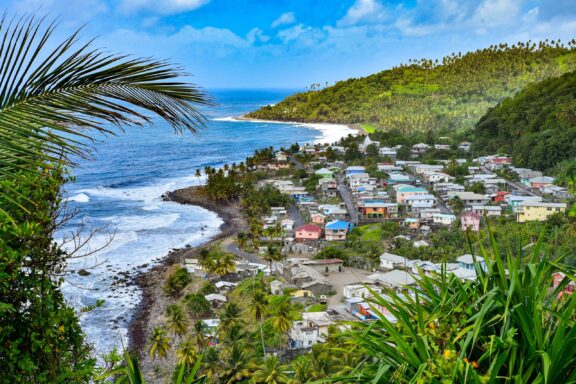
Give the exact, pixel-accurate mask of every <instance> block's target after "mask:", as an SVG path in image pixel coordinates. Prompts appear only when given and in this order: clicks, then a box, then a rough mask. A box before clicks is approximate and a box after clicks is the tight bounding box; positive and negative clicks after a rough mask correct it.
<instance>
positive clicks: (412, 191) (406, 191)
mask: <svg viewBox="0 0 576 384" xmlns="http://www.w3.org/2000/svg"><path fill="white" fill-rule="evenodd" d="M418 195H428V191H427V190H426V189H424V188H420V187H412V186H405V187H402V188H399V189H398V190H397V191H396V202H397V203H398V204H402V203H404V200H405V199H406V198H407V197H408V196H418Z"/></svg>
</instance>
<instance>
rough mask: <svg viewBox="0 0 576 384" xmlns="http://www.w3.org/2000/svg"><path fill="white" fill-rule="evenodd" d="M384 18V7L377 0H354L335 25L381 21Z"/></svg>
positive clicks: (345, 25) (342, 25)
mask: <svg viewBox="0 0 576 384" xmlns="http://www.w3.org/2000/svg"><path fill="white" fill-rule="evenodd" d="M384 19H385V11H384V7H383V6H382V4H380V3H379V2H378V0H356V2H355V3H354V4H353V5H352V7H350V9H348V12H346V15H345V16H344V17H343V18H342V19H340V20H338V22H337V25H338V26H339V27H347V26H352V25H358V24H374V23H379V22H382V21H384Z"/></svg>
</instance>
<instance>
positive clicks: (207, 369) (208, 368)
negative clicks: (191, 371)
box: [202, 347, 220, 382]
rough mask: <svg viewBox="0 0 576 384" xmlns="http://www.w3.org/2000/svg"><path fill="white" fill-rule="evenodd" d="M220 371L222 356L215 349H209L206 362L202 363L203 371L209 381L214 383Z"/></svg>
mask: <svg viewBox="0 0 576 384" xmlns="http://www.w3.org/2000/svg"><path fill="white" fill-rule="evenodd" d="M219 369H220V354H219V352H218V350H217V349H216V348H214V347H209V348H207V349H206V351H205V352H204V360H203V361H202V370H203V372H204V374H205V375H206V377H207V378H208V380H209V381H210V382H212V379H213V378H216V375H217V374H218V371H219Z"/></svg>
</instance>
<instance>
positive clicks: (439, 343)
mask: <svg viewBox="0 0 576 384" xmlns="http://www.w3.org/2000/svg"><path fill="white" fill-rule="evenodd" d="M541 250H542V247H541V242H539V243H538V244H537V245H536V246H535V247H534V248H533V251H532V253H531V255H528V256H524V255H522V254H512V253H510V252H507V253H506V257H505V262H506V266H507V268H508V270H506V269H505V264H504V260H502V258H501V257H499V256H497V255H500V250H499V249H498V244H497V243H496V241H493V249H492V250H491V251H486V250H485V249H482V251H481V252H480V254H481V255H482V256H483V257H484V259H485V260H487V264H486V265H487V267H486V270H485V271H484V270H483V269H482V268H481V266H480V264H479V263H477V265H476V273H477V274H478V279H477V281H466V282H463V281H461V280H460V279H458V278H457V277H455V276H454V275H452V274H450V273H446V272H445V271H444V273H442V274H441V275H440V276H435V277H423V278H422V279H421V280H419V281H418V285H417V287H415V288H414V289H412V290H411V292H406V293H403V294H395V293H388V295H389V298H390V299H389V300H386V299H385V298H383V297H379V298H377V299H376V300H375V304H378V305H381V306H382V307H384V308H386V309H387V310H388V311H389V312H390V313H391V314H392V315H393V316H394V317H395V318H396V319H397V322H396V323H392V322H390V321H389V320H388V318H386V317H385V316H381V317H380V318H379V319H377V320H376V321H374V322H371V323H360V324H358V325H357V327H356V328H355V330H354V331H351V332H350V333H349V335H348V336H347V338H348V342H349V343H350V344H352V345H354V346H356V347H359V353H360V354H362V355H365V357H366V360H365V362H364V363H363V364H361V365H360V366H359V367H358V369H357V372H356V373H355V374H353V375H350V376H347V377H338V378H335V380H342V381H349V382H371V383H389V382H393V383H512V382H513V383H559V384H560V383H562V384H564V383H574V382H576V327H575V326H574V325H575V324H574V322H575V317H574V316H575V313H576V297H575V296H574V295H562V294H561V292H562V291H563V289H564V288H565V286H566V284H567V282H568V280H569V279H571V280H572V281H574V278H575V276H574V273H573V269H569V268H568V267H565V266H562V265H561V264H560V261H561V260H560V259H554V260H551V259H549V258H548V257H547V255H546V254H543V253H542V251H541ZM557 271H563V272H564V273H566V274H567V275H568V276H569V279H564V281H563V283H562V284H561V285H560V286H558V288H556V289H554V290H553V289H552V288H551V286H552V274H553V273H555V272H557Z"/></svg>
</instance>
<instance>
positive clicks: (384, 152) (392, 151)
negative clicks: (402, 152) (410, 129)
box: [380, 147, 397, 161]
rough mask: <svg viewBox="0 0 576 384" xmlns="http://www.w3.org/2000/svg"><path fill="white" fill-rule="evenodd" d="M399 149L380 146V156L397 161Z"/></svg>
mask: <svg viewBox="0 0 576 384" xmlns="http://www.w3.org/2000/svg"><path fill="white" fill-rule="evenodd" d="M396 155H397V149H396V148H389V147H382V148H380V156H382V157H388V158H390V160H391V161H396Z"/></svg>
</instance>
